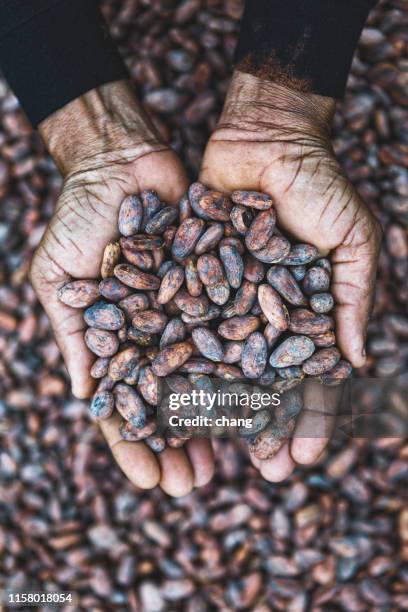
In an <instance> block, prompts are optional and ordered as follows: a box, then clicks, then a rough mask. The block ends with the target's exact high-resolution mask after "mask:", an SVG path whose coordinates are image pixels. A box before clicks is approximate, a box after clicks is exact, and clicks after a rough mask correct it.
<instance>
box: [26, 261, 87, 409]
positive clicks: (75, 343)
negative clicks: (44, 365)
mask: <svg viewBox="0 0 408 612" xmlns="http://www.w3.org/2000/svg"><path fill="white" fill-rule="evenodd" d="M42 261H43V260H42V259H41V256H40V255H37V256H36V257H35V259H34V262H33V265H32V268H31V282H32V285H33V287H34V289H35V291H36V293H37V296H38V299H39V300H40V302H41V304H42V306H43V307H44V310H45V312H46V313H47V315H48V317H49V319H50V321H51V326H52V329H53V332H54V336H55V340H56V342H57V344H58V347H59V349H60V351H61V353H62V356H63V358H64V362H65V365H66V368H67V370H68V374H69V376H70V378H71V385H72V393H73V395H75V396H76V397H77V398H78V399H85V398H87V397H90V395H91V394H92V392H93V389H94V387H95V381H94V379H92V377H91V376H90V374H89V372H90V368H91V366H92V363H93V362H94V360H95V357H94V356H93V355H92V353H91V351H90V350H89V349H88V347H87V346H86V344H85V341H84V331H85V328H86V324H85V321H84V319H83V313H82V310H77V309H76V308H71V307H70V306H66V305H65V304H63V303H62V302H60V301H59V299H58V289H59V288H60V287H62V286H63V285H64V284H65V283H66V282H67V281H68V280H70V277H69V276H68V275H67V274H66V273H65V272H64V271H63V270H62V269H61V268H60V267H59V266H58V265H57V264H56V263H53V262H52V261H51V262H50V261H48V262H47V266H48V270H47V272H46V273H45V272H44V271H43V268H42V263H41V262H42Z"/></svg>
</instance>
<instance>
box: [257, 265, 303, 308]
mask: <svg viewBox="0 0 408 612" xmlns="http://www.w3.org/2000/svg"><path fill="white" fill-rule="evenodd" d="M266 278H267V281H268V283H269V284H270V285H271V286H272V287H273V288H274V289H275V290H276V291H277V292H278V293H279V294H280V295H281V296H282V297H283V298H284V299H285V300H286V301H287V302H289V304H292V305H293V306H305V305H307V299H306V298H305V297H304V295H303V293H302V291H301V289H300V287H299V285H298V284H297V282H296V280H295V279H294V277H293V276H292V274H291V273H290V272H289V270H288V269H287V268H285V267H284V266H279V265H277V266H271V267H270V268H269V270H268V273H267V275H266Z"/></svg>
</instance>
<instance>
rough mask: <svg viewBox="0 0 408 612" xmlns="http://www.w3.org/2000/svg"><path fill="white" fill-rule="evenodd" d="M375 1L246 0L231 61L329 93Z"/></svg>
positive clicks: (335, 92) (340, 88)
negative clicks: (233, 56) (233, 57)
mask: <svg viewBox="0 0 408 612" xmlns="http://www.w3.org/2000/svg"><path fill="white" fill-rule="evenodd" d="M375 4H376V0H246V6H245V11H244V16H243V19H242V23H241V32H240V35H239V39H238V45H237V48H236V53H235V66H236V68H238V69H239V70H242V71H243V72H249V73H251V74H254V75H256V76H260V77H262V78H265V79H270V80H276V81H278V82H282V83H283V84H289V85H290V84H292V85H293V86H294V87H295V88H298V89H300V90H302V91H309V92H313V93H318V94H321V95H325V96H331V97H333V98H341V97H342V96H343V94H344V90H345V86H346V80H347V76H348V73H349V70H350V65H351V60H352V57H353V53H354V50H355V47H356V45H357V41H358V38H359V36H360V33H361V30H362V28H363V25H364V23H365V21H366V19H367V16H368V13H369V11H370V9H371V8H372V7H373V6H374V5H375Z"/></svg>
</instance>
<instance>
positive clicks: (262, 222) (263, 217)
mask: <svg viewBox="0 0 408 612" xmlns="http://www.w3.org/2000/svg"><path fill="white" fill-rule="evenodd" d="M275 225H276V214H275V210H274V209H273V208H269V209H267V210H263V211H262V212H260V213H259V214H257V215H256V217H255V219H254V220H253V221H252V223H251V226H250V228H249V229H248V231H247V233H246V235H245V244H246V245H247V247H248V249H249V250H250V251H257V250H259V249H263V248H264V247H266V245H267V244H268V242H269V240H270V239H271V238H272V235H273V232H274V230H275Z"/></svg>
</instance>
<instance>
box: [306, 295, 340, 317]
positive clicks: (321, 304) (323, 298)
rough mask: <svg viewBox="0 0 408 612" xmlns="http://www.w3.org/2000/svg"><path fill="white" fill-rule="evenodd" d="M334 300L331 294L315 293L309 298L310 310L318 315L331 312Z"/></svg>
mask: <svg viewBox="0 0 408 612" xmlns="http://www.w3.org/2000/svg"><path fill="white" fill-rule="evenodd" d="M333 307H334V299H333V296H332V294H331V293H315V294H314V295H312V296H311V298H310V308H311V309H312V310H313V311H314V312H317V313H319V314H326V313H327V312H330V311H331V310H333Z"/></svg>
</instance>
